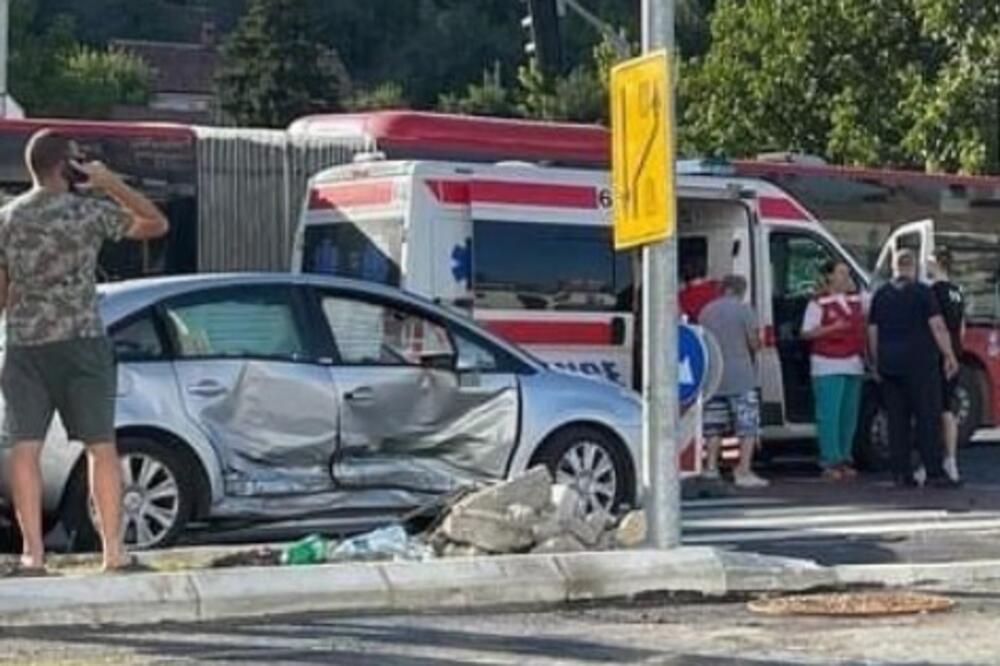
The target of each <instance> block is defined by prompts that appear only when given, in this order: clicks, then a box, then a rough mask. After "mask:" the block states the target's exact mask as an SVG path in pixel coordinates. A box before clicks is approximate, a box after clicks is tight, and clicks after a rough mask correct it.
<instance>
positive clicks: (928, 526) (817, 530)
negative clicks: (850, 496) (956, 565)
mask: <svg viewBox="0 0 1000 666" xmlns="http://www.w3.org/2000/svg"><path fill="white" fill-rule="evenodd" d="M734 527H735V526H734ZM977 530H1000V517H997V518H988V519H984V518H973V519H962V518H951V519H945V520H939V521H936V522H931V523H928V522H903V523H886V524H881V525H820V526H816V527H812V528H792V529H786V530H782V529H770V530H768V529H764V530H751V531H745V530H740V529H735V530H733V531H725V530H723V531H713V532H710V533H702V534H689V535H687V536H684V537H683V541H684V542H685V543H689V544H706V543H723V544H724V543H743V542H750V541H778V540H782V541H787V540H790V539H817V538H824V537H827V538H828V537H843V536H868V535H882V534H884V535H890V534H892V535H895V534H921V533H929V532H961V531H977Z"/></svg>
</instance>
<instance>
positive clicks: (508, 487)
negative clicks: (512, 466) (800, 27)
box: [454, 466, 552, 514]
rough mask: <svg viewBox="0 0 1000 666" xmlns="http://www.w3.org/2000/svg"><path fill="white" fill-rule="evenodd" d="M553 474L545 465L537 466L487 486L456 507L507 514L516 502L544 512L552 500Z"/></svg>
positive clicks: (457, 508) (456, 508)
mask: <svg viewBox="0 0 1000 666" xmlns="http://www.w3.org/2000/svg"><path fill="white" fill-rule="evenodd" d="M551 489H552V477H551V476H550V475H549V470H548V469H546V468H545V467H541V466H539V467H533V468H531V469H530V470H528V471H527V472H525V473H524V474H521V475H520V476H517V477H514V478H513V479H511V480H510V481H506V482H503V483H498V484H496V485H494V486H490V487H488V488H484V489H483V490H480V491H478V492H475V493H472V494H471V495H469V496H467V497H465V498H463V499H462V500H460V501H459V502H458V503H457V504H456V505H455V507H454V510H460V509H474V510H476V511H491V512H493V513H499V514H503V513H506V512H507V508H508V507H509V506H512V505H514V504H522V505H525V506H529V507H531V508H532V509H534V510H535V511H537V512H542V511H544V510H545V509H546V508H547V507H548V506H549V503H550V501H551V495H552V490H551Z"/></svg>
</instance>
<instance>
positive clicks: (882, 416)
mask: <svg viewBox="0 0 1000 666" xmlns="http://www.w3.org/2000/svg"><path fill="white" fill-rule="evenodd" d="M890 457H891V456H890V450H889V417H888V415H887V414H886V411H885V408H884V407H883V406H882V401H881V400H880V398H879V393H878V388H877V387H876V386H875V385H874V384H869V385H867V386H865V389H864V393H863V394H862V397H861V416H860V417H859V418H858V428H857V431H855V433H854V462H855V463H856V464H857V465H858V467H860V468H861V469H863V470H865V471H868V472H881V471H883V470H886V469H888V468H889V460H890Z"/></svg>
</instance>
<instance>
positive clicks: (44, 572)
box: [5, 564, 54, 578]
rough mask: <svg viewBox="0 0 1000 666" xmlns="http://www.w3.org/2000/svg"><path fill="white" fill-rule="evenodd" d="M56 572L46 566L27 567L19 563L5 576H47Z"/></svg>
mask: <svg viewBox="0 0 1000 666" xmlns="http://www.w3.org/2000/svg"><path fill="white" fill-rule="evenodd" d="M52 575H54V574H52V573H50V572H49V570H48V569H46V568H45V567H25V566H21V565H20V564H18V565H17V566H15V567H14V568H13V569H11V570H10V571H8V572H7V573H6V574H5V578H47V577H49V576H52Z"/></svg>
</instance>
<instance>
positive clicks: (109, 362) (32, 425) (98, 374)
mask: <svg viewBox="0 0 1000 666" xmlns="http://www.w3.org/2000/svg"><path fill="white" fill-rule="evenodd" d="M117 383H118V376H117V371H116V369H115V358H114V353H113V351H112V348H111V342H110V341H109V340H108V339H107V338H103V337H101V338H83V339H78V340H66V341H61V342H52V343H48V344H43V345H37V346H15V347H8V349H7V353H6V358H5V360H4V366H3V373H2V375H0V387H2V389H3V397H4V402H5V403H6V409H5V414H4V428H3V431H4V432H3V443H4V444H5V445H7V446H10V445H13V444H16V443H18V442H24V441H41V440H44V439H45V436H46V434H47V433H48V431H49V426H50V425H51V424H52V416H53V414H55V413H56V412H58V413H59V417H60V418H61V419H62V422H63V426H65V428H66V432H67V434H68V435H69V437H70V439H72V440H78V441H82V442H84V443H85V444H99V443H103V442H111V441H114V434H115V393H116V389H117Z"/></svg>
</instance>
